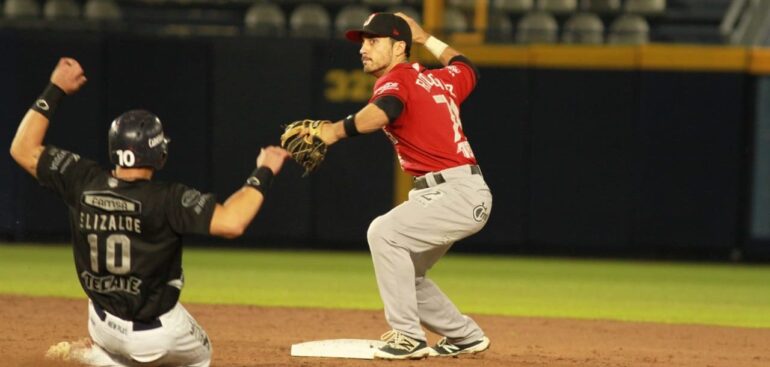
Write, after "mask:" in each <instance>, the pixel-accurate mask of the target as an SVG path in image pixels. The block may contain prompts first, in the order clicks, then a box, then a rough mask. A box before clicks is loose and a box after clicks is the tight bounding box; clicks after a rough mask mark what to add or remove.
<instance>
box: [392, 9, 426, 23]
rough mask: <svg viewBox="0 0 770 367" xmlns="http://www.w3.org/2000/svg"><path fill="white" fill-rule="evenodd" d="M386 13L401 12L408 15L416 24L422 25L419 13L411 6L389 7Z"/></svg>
mask: <svg viewBox="0 0 770 367" xmlns="http://www.w3.org/2000/svg"><path fill="white" fill-rule="evenodd" d="M386 11H387V12H389V13H398V12H401V13H404V14H406V15H408V16H409V17H410V18H412V19H414V20H415V21H417V23H422V15H420V12H418V11H417V10H415V9H414V8H413V7H411V6H408V5H395V6H391V7H389V8H388V9H387V10H386Z"/></svg>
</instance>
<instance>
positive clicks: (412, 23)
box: [396, 12, 430, 45]
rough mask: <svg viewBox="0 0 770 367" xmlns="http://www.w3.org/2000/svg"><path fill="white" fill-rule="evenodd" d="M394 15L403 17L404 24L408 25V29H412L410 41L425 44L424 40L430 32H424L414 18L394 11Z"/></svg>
mask: <svg viewBox="0 0 770 367" xmlns="http://www.w3.org/2000/svg"><path fill="white" fill-rule="evenodd" d="M396 16H399V17H401V18H403V19H404V20H405V21H406V24H408V25H409V29H410V30H411V31H412V42H414V43H419V44H421V45H423V44H425V41H427V40H428V38H429V37H430V34H429V33H428V32H425V30H424V29H422V27H420V25H419V24H417V21H416V20H414V19H412V18H411V17H409V16H408V15H406V14H404V13H402V12H398V13H396Z"/></svg>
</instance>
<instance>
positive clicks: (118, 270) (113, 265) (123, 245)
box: [88, 233, 131, 275]
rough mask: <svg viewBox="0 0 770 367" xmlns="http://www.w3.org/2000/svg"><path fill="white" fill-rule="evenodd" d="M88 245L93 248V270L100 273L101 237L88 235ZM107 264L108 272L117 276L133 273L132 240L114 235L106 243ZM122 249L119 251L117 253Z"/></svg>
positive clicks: (124, 236) (122, 235)
mask: <svg viewBox="0 0 770 367" xmlns="http://www.w3.org/2000/svg"><path fill="white" fill-rule="evenodd" d="M88 245H89V246H90V248H91V270H93V272H94V273H98V272H99V236H97V235H96V234H93V233H92V234H89V235H88ZM104 247H105V249H106V250H107V253H106V254H105V255H106V256H105V263H106V265H107V271H109V272H110V273H112V274H116V275H123V274H127V273H128V272H130V271H131V239H130V238H128V236H126V235H124V234H119V233H113V234H111V235H109V236H107V239H106V241H105V246H104ZM117 249H120V250H119V251H116V250H117Z"/></svg>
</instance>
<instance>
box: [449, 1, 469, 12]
mask: <svg viewBox="0 0 770 367" xmlns="http://www.w3.org/2000/svg"><path fill="white" fill-rule="evenodd" d="M446 6H447V7H448V8H457V9H460V10H472V9H474V8H476V0H446Z"/></svg>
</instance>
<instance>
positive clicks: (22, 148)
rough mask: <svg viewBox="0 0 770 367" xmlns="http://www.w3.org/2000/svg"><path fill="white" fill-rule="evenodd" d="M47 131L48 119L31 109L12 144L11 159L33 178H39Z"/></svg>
mask: <svg viewBox="0 0 770 367" xmlns="http://www.w3.org/2000/svg"><path fill="white" fill-rule="evenodd" d="M47 131H48V118H46V117H45V116H43V115H42V114H40V113H39V112H37V111H33V110H31V109H30V110H28V111H27V114H26V115H24V118H23V119H22V120H21V123H20V124H19V128H18V130H16V136H14V137H13V142H12V143H11V157H13V159H14V160H15V161H16V163H18V164H19V166H21V168H23V169H24V170H25V171H27V173H29V174H30V175H32V176H33V177H37V162H38V161H39V160H40V154H41V153H42V152H43V149H45V147H44V146H43V139H44V138H45V134H46V132H47Z"/></svg>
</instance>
